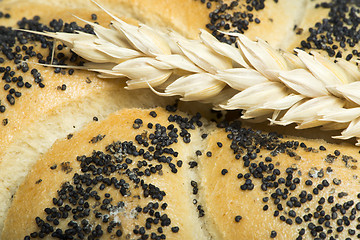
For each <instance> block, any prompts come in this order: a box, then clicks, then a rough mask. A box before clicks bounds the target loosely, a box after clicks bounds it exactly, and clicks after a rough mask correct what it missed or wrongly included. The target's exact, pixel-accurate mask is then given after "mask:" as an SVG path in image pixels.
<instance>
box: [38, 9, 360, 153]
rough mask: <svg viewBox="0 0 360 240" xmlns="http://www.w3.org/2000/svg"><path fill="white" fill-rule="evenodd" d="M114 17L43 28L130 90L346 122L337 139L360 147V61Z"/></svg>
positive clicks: (307, 124) (335, 124)
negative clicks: (191, 34) (191, 35)
mask: <svg viewBox="0 0 360 240" xmlns="http://www.w3.org/2000/svg"><path fill="white" fill-rule="evenodd" d="M103 10H104V11H106V9H103ZM106 12H107V11H106ZM109 14H110V13H109ZM110 15H111V14H110ZM111 16H112V17H113V18H114V20H113V21H112V22H111V25H110V28H105V27H102V26H100V25H98V24H94V23H91V22H88V21H85V20H82V21H85V22H86V23H88V24H90V25H92V26H93V28H94V32H95V34H96V35H89V34H85V33H80V32H79V33H75V34H70V33H41V34H44V35H46V36H49V37H53V38H55V39H57V40H60V41H63V42H64V43H65V44H66V45H67V46H69V47H70V48H71V49H72V51H74V52H75V53H77V54H78V55H80V56H81V57H83V58H84V59H86V60H88V61H90V62H89V63H86V64H85V65H84V68H85V69H88V70H91V71H96V72H98V73H99V76H100V77H103V78H109V77H110V78H124V79H126V81H127V88H128V89H137V88H151V89H152V90H153V91H154V92H155V93H157V94H159V95H162V96H176V95H179V96H180V97H181V98H180V99H181V100H183V101H201V102H207V103H212V104H213V105H214V108H215V109H224V110H232V109H243V116H242V117H243V118H245V119H256V120H259V121H264V120H269V121H270V123H271V124H278V125H288V124H292V123H296V124H297V128H299V129H303V128H311V127H318V126H322V129H324V130H334V129H336V130H339V129H340V130H343V131H342V133H341V135H340V136H334V138H339V139H349V138H353V137H355V138H357V141H358V142H357V144H356V145H359V146H360V106H359V105H360V82H358V80H359V79H360V72H359V70H358V68H357V66H356V65H355V64H353V63H349V62H346V61H344V60H340V61H338V62H336V63H334V62H332V61H330V60H329V59H327V58H325V57H323V56H321V55H319V54H317V53H315V52H312V53H311V54H308V53H306V52H304V51H301V50H296V52H297V54H296V55H295V54H290V53H287V52H281V51H278V50H275V49H273V48H272V47H271V46H269V45H268V44H267V43H266V42H265V41H263V40H261V39H258V40H257V41H251V40H250V39H248V38H247V37H246V36H245V35H242V34H235V33H232V35H233V36H235V37H236V38H237V43H238V46H239V48H235V47H234V46H231V45H227V44H225V43H221V42H219V41H217V39H216V38H214V37H213V36H212V35H211V34H209V33H208V32H206V31H204V30H201V32H200V40H189V39H186V38H184V37H182V36H180V35H179V34H177V33H176V32H173V31H168V32H161V31H158V30H154V29H151V28H150V27H148V26H146V25H143V24H140V25H139V26H133V25H130V24H127V23H125V22H123V21H122V20H120V19H118V18H116V17H115V16H113V15H111Z"/></svg>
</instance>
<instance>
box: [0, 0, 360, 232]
mask: <svg viewBox="0 0 360 240" xmlns="http://www.w3.org/2000/svg"><path fill="white" fill-rule="evenodd" d="M202 2H205V3H202ZM232 2H238V5H237V6H239V8H235V6H234V7H231V3H232ZM253 2H254V3H253ZM253 2H251V3H249V1H247V2H245V1H229V2H228V3H226V2H223V3H222V2H216V1H195V0H194V1H193V0H183V1H170V0H167V1H166V0H163V1H157V0H142V1H140V0H131V1H126V0H118V1H115V0H104V1H101V2H100V3H101V4H102V5H103V6H104V7H105V8H107V9H110V10H111V11H112V12H113V13H115V14H116V15H118V16H125V18H124V19H125V20H126V21H128V22H131V23H133V24H136V23H137V22H144V23H146V24H149V25H150V26H152V27H155V28H163V29H164V28H171V29H174V30H176V31H178V32H179V33H181V34H182V35H184V36H186V37H189V38H196V37H197V36H198V29H199V28H205V27H207V28H208V29H209V30H211V31H214V30H224V28H225V26H226V23H229V21H230V22H231V24H233V23H236V24H235V25H237V27H236V26H235V27H236V28H238V30H239V31H240V32H242V31H244V32H245V34H246V35H247V36H249V37H250V38H252V39H255V38H256V37H260V38H262V39H264V40H267V41H268V42H270V44H271V45H273V46H275V47H281V48H284V49H286V48H288V46H289V42H290V43H291V44H293V45H290V46H291V47H290V48H291V49H292V48H293V47H296V46H301V43H300V42H301V40H303V39H306V38H307V35H306V34H305V35H300V36H299V37H300V38H299V39H298V38H296V37H295V39H294V34H296V31H289V30H290V29H292V26H294V27H295V25H296V26H299V29H300V28H303V29H306V28H307V27H311V26H312V24H315V22H316V21H318V20H315V19H314V18H313V17H312V16H316V15H318V16H319V18H322V16H326V14H328V12H326V11H325V10H324V9H328V7H326V6H325V7H324V6H323V7H322V8H315V6H316V4H317V3H319V1H300V0H299V1H293V0H280V1H271V0H268V1H266V3H265V1H253ZM345 2H346V1H345ZM209 3H210V4H209ZM264 3H265V4H264ZM331 3H335V1H331ZM336 3H339V4H340V3H341V4H343V2H342V1H339V2H336ZM346 3H351V1H350V2H346ZM224 4H228V5H224ZM249 4H254V6H253V9H251V6H250V8H248V7H249ZM262 4H263V5H264V9H263V7H262ZM223 6H225V7H223ZM329 6H330V5H329ZM223 8H224V9H225V10H231V11H229V12H228V14H230V17H229V15H227V13H226V11H223V10H222V9H223ZM230 8H234V9H230ZM49 9H51V11H50V10H49ZM254 9H255V10H254ZM304 9H306V10H304ZM319 9H322V10H319ZM35 10H36V11H35ZM182 10H184V11H182ZM233 10H234V11H233ZM0 11H1V13H2V14H0V20H1V21H0V22H1V25H5V26H12V27H15V28H28V29H31V30H36V31H48V30H49V29H50V30H51V31H69V32H73V31H76V30H80V31H85V32H88V33H92V32H91V31H92V30H91V28H90V27H89V26H85V23H82V22H81V21H80V20H78V19H76V18H75V17H74V16H72V14H74V15H76V16H79V17H81V18H83V19H85V20H88V21H92V22H99V23H100V24H101V25H104V26H106V25H108V24H109V21H110V18H109V16H107V14H105V13H103V12H102V11H101V10H99V8H98V7H96V6H95V5H94V4H92V3H90V2H87V1H80V0H75V1H67V0H66V1H54V2H43V1H37V0H32V1H15V0H3V1H2V2H1V4H0ZM279 12H281V14H278V13H279ZM320 12H321V14H319V13H320ZM223 13H224V14H223ZM225 13H226V14H225ZM232 14H234V15H232ZM237 14H240V15H239V16H240V18H239V16H236V15H237ZM242 14H245V15H244V16H245V17H242ZM35 15H38V16H40V21H39V19H38V17H35V18H33V17H34V16H35ZM303 16H304V17H303ZM22 17H26V18H28V19H32V20H30V21H29V20H26V19H23V20H21V19H22ZM53 18H56V20H55V21H51V20H52V19H53ZM243 18H244V19H245V20H244V19H243ZM283 18H286V20H287V21H283ZM59 19H61V20H59ZM135 19H136V20H135ZM221 19H225V20H226V21H224V23H225V24H223V23H222V22H221V21H222V20H221ZM251 19H252V20H251ZM354 19H355V20H354V22H356V19H357V18H354ZM19 20H21V21H19ZM50 21H51V23H50V24H49V22H50ZM63 21H64V22H66V23H67V24H63ZM72 21H76V23H70V22H72ZM246 21H249V22H250V25H249V29H246V28H247V24H246ZM258 22H260V23H258ZM40 23H43V24H44V25H42V24H40ZM229 24H230V23H229ZM242 24H243V25H242ZM79 25H81V26H84V27H83V28H80V27H79ZM239 25H241V27H240V28H239ZM294 27H293V29H296V28H294ZM225 30H226V29H225ZM232 30H234V29H232ZM213 34H214V35H216V36H217V37H218V38H219V39H220V40H224V41H227V40H226V38H225V39H224V38H223V36H222V35H221V33H218V32H213ZM355 38H356V37H355ZM15 39H17V42H16V43H15V45H14V43H13V40H15ZM0 41H1V47H2V52H3V53H1V54H0V74H1V75H0V76H1V77H2V79H3V83H2V84H1V86H0V87H1V88H3V90H1V91H0V101H1V102H0V121H1V123H2V125H0V152H1V153H2V154H1V156H0V202H1V204H0V232H1V230H2V225H3V220H4V218H5V217H6V214H7V209H8V208H9V206H10V204H11V201H12V198H13V195H14V193H15V191H16V189H17V187H18V186H19V184H20V183H21V181H22V180H23V179H24V177H25V176H26V175H27V173H28V171H29V169H30V168H31V166H32V165H33V163H34V162H35V161H36V160H37V159H38V158H39V157H40V156H41V155H42V154H43V153H45V152H46V151H47V150H48V148H49V147H50V146H51V145H52V143H53V142H54V141H55V140H56V139H59V138H64V137H66V136H67V135H68V136H69V138H71V134H70V133H72V132H73V131H75V130H78V129H80V128H82V127H83V126H84V125H85V124H86V123H88V122H91V121H97V120H102V119H104V118H106V117H107V116H108V115H109V114H110V113H111V112H114V111H116V110H118V109H120V108H124V107H141V108H149V107H154V106H165V105H168V104H172V103H174V101H175V99H173V98H166V99H165V98H160V97H156V96H155V95H154V94H153V93H152V92H151V91H149V90H136V91H135V90H133V91H131V92H129V91H127V90H124V87H125V83H124V81H121V80H118V79H116V80H111V79H105V80H103V79H98V78H97V77H96V76H95V74H93V73H89V72H85V71H81V70H75V72H74V71H73V69H67V68H63V69H60V68H56V69H53V68H45V67H42V66H39V65H37V64H35V63H37V62H39V63H54V64H63V63H66V64H68V65H77V64H79V62H81V61H82V60H81V59H78V58H77V57H76V55H74V54H72V53H71V52H69V49H67V47H66V46H65V45H63V44H61V43H59V42H55V43H54V41H53V40H52V39H46V38H44V37H39V36H34V35H30V34H28V33H15V32H14V31H13V30H11V29H7V28H4V27H0ZM230 42H231V39H230ZM4 44H5V45H4ZM23 45H24V46H23ZM53 45H54V46H55V47H56V51H55V56H54V58H53V59H52V58H51V52H52V46H53ZM31 46H33V48H30V47H31ZM17 47H19V48H17ZM39 54H40V55H39ZM59 54H60V55H59ZM61 54H63V55H61ZM342 56H344V54H342ZM28 58H30V59H28ZM4 59H5V62H4ZM65 59H66V60H65ZM352 59H354V58H352ZM22 60H23V61H27V63H23V62H21V61H22ZM80 65H81V64H80ZM33 69H36V70H33ZM188 106H190V108H189V107H187V106H185V107H184V108H185V109H186V110H188V111H195V110H196V108H197V107H198V105H196V104H193V103H190V104H189V105H188ZM200 108H201V110H202V111H204V112H207V111H208V110H209V109H210V107H209V106H204V105H200ZM290 128H292V127H290ZM284 129H285V130H284V131H285V132H287V128H284ZM308 132H310V134H311V136H309V137H311V138H313V137H317V138H318V137H321V138H325V137H324V135H319V134H318V132H317V130H315V131H313V132H312V130H310V131H308ZM291 133H292V134H293V133H294V132H291ZM69 134H70V135H69ZM295 134H299V135H300V134H301V132H299V133H296V132H295ZM325 135H326V134H325ZM313 143H314V144H315V142H313ZM338 147H339V149H341V152H343V150H345V151H347V150H346V149H347V147H344V146H338ZM351 151H355V150H351ZM349 155H350V154H349ZM354 156H355V155H354ZM355 159H356V158H355ZM304 171H305V170H304ZM199 174H200V173H199ZM199 176H200V175H199ZM204 179H205V180H206V179H207V177H204ZM193 185H195V183H193ZM194 191H197V190H194ZM204 192H206V191H205V190H204ZM204 198H205V197H204ZM199 201H200V202H201V200H199ZM204 201H205V202H206V201H207V200H204ZM224 202H226V199H225V200H224ZM200 205H201V204H200ZM209 209H211V205H209ZM200 210H201V211H200ZM198 211H200V212H202V211H203V208H202V207H200V208H199V209H198ZM209 212H211V210H209ZM204 219H205V220H206V218H204ZM216 219H217V218H216V217H212V218H211V219H210V220H209V221H210V222H209V223H208V224H209V225H211V224H212V223H211V221H212V222H214V221H218V220H216ZM237 219H239V218H237ZM206 221H208V220H206ZM225 222H226V221H225ZM216 226H218V227H215V228H214V229H217V228H218V230H214V233H211V234H212V235H213V236H221V234H223V233H222V232H224V230H223V227H222V225H221V224H218V223H216ZM270 228H274V229H275V230H274V231H276V229H277V227H276V226H272V225H271V226H270V227H268V228H267V230H269V229H270ZM289 231H291V230H289ZM210 232H211V231H210ZM204 234H205V233H204ZM264 234H265V233H264ZM202 236H206V234H205V235H202Z"/></svg>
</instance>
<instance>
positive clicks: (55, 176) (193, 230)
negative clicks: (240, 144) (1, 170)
mask: <svg viewBox="0 0 360 240" xmlns="http://www.w3.org/2000/svg"><path fill="white" fill-rule="evenodd" d="M154 111H155V112H156V114H157V116H156V117H152V116H150V115H149V113H150V110H138V109H128V110H122V111H120V112H118V113H115V114H113V115H111V116H110V117H109V118H108V119H106V120H104V121H103V122H101V123H97V122H94V123H91V124H90V125H88V126H87V127H86V128H84V129H83V130H82V131H80V132H78V133H76V134H74V136H73V137H72V138H71V139H66V140H59V141H57V142H56V143H55V144H54V145H53V147H52V148H51V150H50V151H49V152H48V153H47V154H46V155H45V156H44V157H43V158H42V159H41V160H39V161H38V162H37V163H36V165H35V166H34V168H33V169H32V170H31V172H30V173H29V175H28V176H27V177H26V180H25V181H24V183H23V184H22V185H21V186H20V188H19V191H18V192H17V194H16V197H15V199H14V201H13V204H12V207H11V209H10V210H9V213H8V217H7V219H6V222H5V228H4V231H3V234H2V238H1V239H3V240H5V239H23V238H24V236H26V235H29V234H30V233H32V232H35V231H38V228H37V226H36V223H35V217H36V216H38V217H40V218H41V219H44V220H45V218H46V216H47V215H46V213H45V212H44V209H46V208H52V207H57V206H56V205H54V204H53V198H59V196H58V194H57V191H58V190H59V189H60V188H61V185H62V184H64V183H65V182H69V183H70V184H71V185H73V177H74V175H75V174H79V175H84V174H86V173H84V172H83V170H84V168H83V167H81V168H82V169H83V170H82V171H81V170H80V162H79V161H77V160H76V159H77V157H78V156H82V155H85V156H87V157H89V158H90V157H91V156H92V155H93V153H94V151H101V152H104V153H105V154H109V156H113V158H112V159H113V160H114V159H115V158H114V156H115V155H116V154H115V155H112V154H111V153H110V152H109V151H106V150H105V149H106V146H109V145H111V144H113V143H114V142H117V141H121V142H122V143H124V142H125V141H133V142H134V146H136V147H137V149H138V150H140V149H141V148H143V149H145V150H146V147H145V148H144V146H141V145H139V144H138V143H137V142H136V141H135V140H134V139H135V136H136V135H138V134H140V135H143V136H145V135H147V137H149V134H150V133H153V132H154V131H155V124H161V125H162V126H165V127H167V126H168V125H170V124H172V123H170V122H169V121H168V120H167V118H168V116H169V114H168V113H166V112H165V111H164V110H162V109H154ZM138 118H140V119H142V121H143V124H141V127H140V128H137V127H136V129H134V125H133V124H134V121H135V120H136V119H138ZM148 123H153V124H154V127H153V129H149V128H148V127H147V124H148ZM174 125H175V128H179V126H178V125H177V124H176V123H174ZM189 132H190V133H191V139H192V141H193V142H194V144H191V145H189V144H186V143H184V142H183V140H182V139H181V138H179V139H178V140H179V141H178V143H174V144H171V145H170V146H169V147H171V148H172V149H174V150H175V151H176V152H178V157H176V158H174V160H173V163H175V164H176V161H177V160H182V161H183V167H177V170H178V171H177V173H173V172H172V171H171V169H170V167H169V166H168V164H162V163H159V162H158V161H157V160H155V159H154V160H152V161H148V160H146V159H144V158H143V157H134V156H131V154H128V155H126V156H123V161H122V163H125V158H129V159H131V160H132V163H128V164H127V166H128V167H127V169H128V170H129V171H130V172H132V171H134V169H135V168H136V169H138V170H139V171H140V172H142V171H144V170H145V168H150V167H151V166H153V167H155V165H162V166H163V167H162V170H161V171H157V172H156V173H153V174H151V175H150V176H143V177H141V175H138V176H137V178H139V179H141V181H144V182H145V183H146V184H153V185H154V186H156V187H157V188H159V189H160V190H161V191H164V192H165V193H166V195H164V197H163V200H159V199H156V198H155V199H154V197H151V196H153V195H151V196H149V197H144V188H143V187H141V185H142V182H139V184H134V182H133V181H131V180H129V177H130V176H131V174H130V175H129V172H128V171H127V170H126V169H123V170H121V169H119V170H118V171H116V172H114V173H112V174H110V175H106V174H101V175H102V176H103V177H104V178H106V177H107V178H109V179H110V178H112V177H115V178H117V179H118V180H119V181H120V180H121V179H123V180H124V181H125V182H126V183H127V184H129V186H130V187H129V188H128V191H129V192H130V195H128V196H123V195H122V194H120V193H121V189H120V191H119V189H117V188H115V187H114V185H111V186H107V187H105V189H104V190H99V188H100V185H101V181H99V183H98V184H95V186H93V184H90V185H86V184H85V183H84V182H83V183H82V184H80V185H81V186H82V187H83V188H84V189H86V188H87V187H89V186H90V187H92V188H93V190H92V191H97V193H98V195H99V196H100V197H101V199H100V200H95V199H94V198H92V197H90V198H89V199H88V200H85V201H87V202H88V203H89V205H90V216H88V217H85V219H87V220H88V221H89V222H90V224H91V225H92V226H95V225H96V224H98V223H101V221H102V219H103V218H100V219H97V218H95V217H94V212H96V211H98V212H101V213H102V214H103V216H105V215H106V214H107V215H109V216H110V219H109V222H111V221H116V222H119V223H121V224H120V225H119V226H117V227H114V230H113V231H112V233H110V234H109V233H108V232H107V230H106V226H107V225H108V223H107V222H103V223H101V224H102V226H103V228H102V229H103V232H104V235H102V237H103V238H104V239H110V238H112V237H115V236H114V235H115V234H116V231H117V230H121V231H122V233H123V235H122V236H123V238H124V239H125V238H126V239H127V238H129V237H130V238H134V237H136V236H137V237H139V236H140V235H134V232H133V229H139V227H136V225H137V226H140V227H141V226H144V224H145V222H147V221H146V219H147V218H151V217H153V216H154V215H149V214H150V213H142V212H141V211H140V212H137V211H136V210H135V209H136V208H137V207H141V208H144V207H145V206H147V205H148V203H150V202H152V203H153V204H155V203H156V202H157V203H159V207H158V209H155V211H156V212H159V213H160V214H161V215H163V214H167V216H168V218H169V219H171V225H170V226H163V225H162V224H161V222H160V223H158V225H156V224H152V227H151V229H150V230H149V229H147V230H146V231H147V233H148V234H149V232H156V233H157V234H159V235H160V233H158V232H157V231H156V229H157V228H158V227H161V226H162V228H163V233H164V234H165V235H166V236H167V238H170V239H191V238H193V237H195V238H196V239H203V238H205V235H204V232H203V230H202V229H201V228H200V226H201V224H199V222H198V217H197V213H196V208H195V207H194V205H193V203H192V198H191V194H190V192H191V190H192V187H191V185H190V179H191V178H190V177H189V171H188V162H189V160H190V159H191V158H193V156H192V155H194V152H195V151H194V150H191V148H192V146H194V145H198V144H199V141H200V140H199V139H200V131H199V130H198V129H197V130H189ZM144 134H145V135H144ZM99 135H101V136H103V138H102V139H101V140H99V139H97V140H96V141H94V137H96V136H99ZM150 146H152V144H150ZM110 149H111V148H110ZM119 155H121V153H117V156H119ZM165 156H170V155H167V154H165ZM113 160H112V161H113ZM114 161H115V160H114ZM139 161H141V162H147V163H148V164H149V165H148V166H147V167H139V165H138V164H139ZM117 163H118V162H117ZM117 163H115V162H114V164H115V165H116V164H117ZM52 166H57V167H56V168H55V169H54V167H53V169H52V168H51V167H52ZM65 166H66V167H65ZM126 172H127V173H126ZM135 172H136V170H135ZM88 174H90V175H91V176H92V174H91V172H88ZM95 176H96V175H95ZM95 176H94V177H95ZM130 178H131V177H130ZM75 185H76V184H75ZM75 185H74V186H75ZM136 185H138V187H135V186H136ZM77 186H78V188H77V189H80V186H79V185H77ZM100 189H101V188H100ZM105 193H109V194H111V197H109V198H108V199H111V205H112V206H115V207H114V208H107V209H110V210H109V211H108V210H100V207H99V205H101V204H102V201H103V200H104V199H106V198H105V197H104V194H105ZM30 196H31V197H30ZM79 197H80V198H83V197H84V196H80V195H79ZM63 201H64V203H63V205H62V206H63V207H65V204H69V205H70V206H72V208H76V206H79V205H78V204H76V206H74V205H71V204H70V203H68V201H67V200H66V199H64V200H63ZM120 202H124V204H125V205H124V206H123V207H118V208H116V206H122V204H120ZM163 203H166V204H167V207H166V209H162V208H161V206H162V204H163ZM96 206H97V207H96ZM150 209H151V208H150ZM153 214H154V213H153ZM69 216H70V217H68V218H65V219H60V224H58V225H56V226H54V227H55V229H56V228H62V229H66V228H67V224H68V222H69V221H71V220H74V219H72V218H71V216H72V215H71V214H69ZM155 216H156V214H155ZM82 219H83V218H81V219H80V220H79V221H81V220H82ZM154 219H155V217H154ZM79 224H80V223H79ZM171 227H179V231H178V232H177V233H174V232H173V231H172V230H171ZM92 230H93V229H92ZM194 234H195V235H194ZM48 237H49V236H48ZM116 239H118V238H116ZM121 239H122V238H121Z"/></svg>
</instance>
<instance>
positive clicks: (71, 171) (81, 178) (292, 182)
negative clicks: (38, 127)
mask: <svg viewBox="0 0 360 240" xmlns="http://www.w3.org/2000/svg"><path fill="white" fill-rule="evenodd" d="M224 127H225V128H224ZM338 149H339V146H338V145H331V144H328V143H325V142H319V141H312V140H302V139H299V138H294V137H283V136H281V135H278V134H276V133H270V134H268V133H265V132H260V131H255V130H252V129H249V128H242V127H241V123H240V122H233V123H230V124H225V123H223V124H219V125H218V127H215V126H214V125H212V124H210V125H209V124H208V122H207V121H206V120H204V119H202V118H200V115H195V116H188V115H185V114H183V113H180V112H166V111H164V110H163V109H159V108H157V109H152V110H151V109H150V110H138V109H127V110H122V111H120V112H117V113H115V114H112V115H111V116H110V117H109V118H108V119H106V120H104V121H102V122H96V123H91V124H89V125H88V126H86V127H85V128H84V129H83V130H81V131H79V132H77V133H75V134H74V135H73V136H72V137H71V138H69V139H62V140H59V141H57V142H56V143H55V144H54V145H53V147H52V148H51V149H50V151H49V152H47V153H46V154H45V155H44V156H43V157H42V158H41V159H40V160H39V161H38V162H37V163H36V165H35V166H34V168H33V169H32V170H31V171H30V173H29V175H28V176H27V177H26V180H25V181H24V182H23V184H22V185H21V186H20V188H19V191H18V192H17V194H16V196H15V198H14V201H13V205H12V207H11V209H10V210H9V214H8V217H7V219H6V221H5V228H4V231H3V235H2V239H35V238H38V237H40V238H44V239H56V238H60V239H64V238H65V239H68V238H70V237H78V238H85V239H86V238H88V237H90V238H99V239H100V238H101V239H150V238H151V239H165V238H166V239H273V238H275V239H319V238H320V239H325V238H326V239H347V238H349V239H351V238H353V237H355V236H357V235H358V230H357V228H358V218H359V217H360V216H359V215H360V214H359V211H360V200H359V197H360V194H359V193H360V191H359V190H358V188H357V185H358V184H359V183H358V181H359V180H358V175H359V170H358V160H357V159H358V158H359V155H360V154H359V152H358V149H357V148H355V147H353V146H350V145H344V146H342V147H341V150H338Z"/></svg>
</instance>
